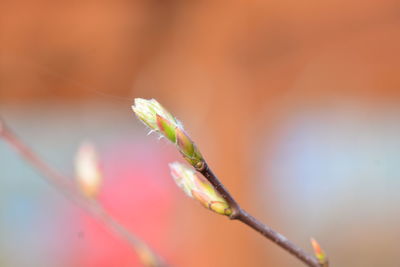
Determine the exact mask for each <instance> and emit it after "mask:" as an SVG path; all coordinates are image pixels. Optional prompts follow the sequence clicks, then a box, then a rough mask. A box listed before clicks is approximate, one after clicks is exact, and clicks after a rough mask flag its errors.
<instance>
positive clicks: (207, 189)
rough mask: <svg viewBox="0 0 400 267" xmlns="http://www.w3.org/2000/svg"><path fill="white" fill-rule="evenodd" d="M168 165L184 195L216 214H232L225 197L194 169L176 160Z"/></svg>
mask: <svg viewBox="0 0 400 267" xmlns="http://www.w3.org/2000/svg"><path fill="white" fill-rule="evenodd" d="M169 166H170V169H171V175H172V177H173V178H174V180H175V182H176V184H177V185H178V186H179V187H180V188H181V189H182V190H183V191H184V192H185V194H186V195H188V196H189V197H191V198H193V199H196V200H197V201H199V202H200V204H202V205H203V206H204V207H206V208H208V209H210V210H212V211H214V212H216V213H218V214H221V215H226V216H229V215H231V214H232V209H231V208H230V206H229V204H228V203H227V202H226V201H225V199H224V198H223V197H222V196H221V195H220V194H219V193H218V192H217V191H216V190H215V188H214V187H213V185H212V184H211V183H210V182H209V181H208V180H207V179H205V178H204V177H202V176H198V175H197V173H196V171H195V170H194V169H192V168H189V167H187V166H186V165H184V164H181V163H178V162H174V163H171V164H170V165H169Z"/></svg>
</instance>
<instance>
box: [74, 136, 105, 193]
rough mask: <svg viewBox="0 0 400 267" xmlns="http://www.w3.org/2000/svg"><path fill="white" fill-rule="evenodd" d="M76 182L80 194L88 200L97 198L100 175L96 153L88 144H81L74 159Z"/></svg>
mask: <svg viewBox="0 0 400 267" xmlns="http://www.w3.org/2000/svg"><path fill="white" fill-rule="evenodd" d="M75 174H76V181H77V183H78V186H79V189H80V190H81V191H82V193H83V194H84V195H85V196H87V197H90V198H94V197H96V196H97V194H98V192H99V189H100V185H101V181H102V174H101V170H100V167H99V163H98V159H97V152H96V150H95V147H94V146H93V145H92V144H90V143H83V144H82V145H81V146H80V147H79V149H78V152H77V154H76V157H75Z"/></svg>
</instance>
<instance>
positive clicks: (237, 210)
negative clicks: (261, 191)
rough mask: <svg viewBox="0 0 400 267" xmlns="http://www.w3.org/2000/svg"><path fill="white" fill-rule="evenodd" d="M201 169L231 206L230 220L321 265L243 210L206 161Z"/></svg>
mask: <svg viewBox="0 0 400 267" xmlns="http://www.w3.org/2000/svg"><path fill="white" fill-rule="evenodd" d="M201 167H202V168H201V169H198V170H197V171H199V172H200V173H201V174H202V175H204V177H206V178H207V180H208V181H209V182H210V183H211V184H212V185H213V186H214V187H215V189H216V190H217V191H218V193H219V194H220V195H221V196H222V197H223V198H224V199H225V200H226V202H228V204H229V205H230V207H231V208H232V211H233V212H232V214H231V216H230V218H231V219H232V220H239V221H241V222H242V223H244V224H246V225H247V226H249V227H251V228H253V229H254V230H256V231H257V232H259V233H260V234H262V235H263V236H265V237H266V238H268V239H269V240H271V241H272V242H274V243H275V244H277V245H278V246H280V247H281V248H283V249H284V250H286V251H287V252H289V253H290V254H292V255H293V256H295V257H296V258H298V259H299V260H301V261H302V262H304V263H305V264H306V265H308V266H311V267H321V266H322V265H321V264H320V263H319V262H318V259H317V258H315V257H314V256H312V255H310V254H308V253H307V252H305V251H304V250H303V249H301V248H300V247H299V246H297V245H295V244H294V243H293V242H291V241H290V240H289V239H287V238H286V237H284V236H283V235H281V234H280V233H278V232H277V231H275V230H273V229H272V228H271V227H269V226H268V225H265V224H263V223H261V222H260V221H259V220H257V219H256V218H254V217H253V216H251V215H250V214H248V213H247V212H246V211H245V210H243V209H242V208H241V207H240V206H239V204H238V203H237V201H236V200H235V199H234V198H233V197H232V195H231V194H230V193H229V191H228V190H227V189H226V188H225V186H224V185H223V184H222V183H221V182H220V181H219V179H218V178H217V176H216V175H215V174H214V173H213V172H212V170H211V169H210V168H209V166H208V165H207V163H206V162H204V164H203V165H202V166H201Z"/></svg>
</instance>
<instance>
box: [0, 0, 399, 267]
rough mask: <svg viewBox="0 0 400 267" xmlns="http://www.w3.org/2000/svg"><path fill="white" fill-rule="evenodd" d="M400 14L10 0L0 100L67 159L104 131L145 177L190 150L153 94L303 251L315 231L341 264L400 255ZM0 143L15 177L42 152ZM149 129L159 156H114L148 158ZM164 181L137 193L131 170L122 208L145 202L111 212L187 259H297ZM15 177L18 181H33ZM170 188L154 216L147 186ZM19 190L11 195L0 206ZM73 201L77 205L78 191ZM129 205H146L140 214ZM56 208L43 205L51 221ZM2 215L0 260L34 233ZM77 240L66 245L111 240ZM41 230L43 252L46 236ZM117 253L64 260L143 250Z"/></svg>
mask: <svg viewBox="0 0 400 267" xmlns="http://www.w3.org/2000/svg"><path fill="white" fill-rule="evenodd" d="M399 14H400V4H399V2H398V1H394V0H393V1H392V0H385V1H362V2H361V1H353V0H351V1H334V2H326V1H308V2H299V1H276V0H272V1H239V0H238V1H157V0H152V1H134V0H131V1H127V0H124V1H122V0H120V1H117V0H116V1H89V0H87V1H86V0H81V1H45V0H43V1H41V0H37V1H3V2H2V3H0V116H1V117H3V118H4V119H5V120H6V121H7V122H8V123H9V124H10V125H11V126H12V127H13V128H15V130H16V131H17V132H19V133H20V135H21V136H22V138H23V139H24V140H26V141H27V142H28V143H29V144H30V145H32V146H33V148H34V149H35V150H36V151H38V152H39V153H41V154H42V155H44V156H45V157H47V158H48V159H52V161H53V162H52V163H53V164H54V165H55V166H56V167H58V168H60V169H61V170H62V171H64V172H65V173H66V174H71V163H70V162H69V161H70V160H72V157H73V153H74V150H75V149H76V147H77V146H78V145H79V142H80V140H83V139H92V140H95V142H96V143H97V144H98V146H99V147H100V150H101V151H102V155H103V158H105V159H104V165H105V166H114V165H112V164H117V165H115V166H114V167H109V168H110V169H109V170H110V171H109V173H108V174H107V177H110V178H108V179H111V180H109V181H113V180H112V179H117V178H118V177H114V176H116V175H115V170H121V169H123V170H126V172H123V171H121V173H120V177H125V178H126V180H129V179H135V181H136V182H135V183H138V182H137V180H139V181H140V179H141V177H140V175H139V174H138V173H141V174H142V173H143V172H146V169H154V168H157V169H159V171H157V172H153V173H147V174H146V175H147V176H148V177H153V176H158V177H160V176H162V175H164V176H163V177H162V178H163V179H170V178H169V177H168V168H167V167H166V163H167V162H168V160H169V161H173V160H176V159H177V158H178V159H179V155H178V153H176V152H175V151H174V150H173V148H171V147H170V146H168V145H166V142H163V141H159V142H157V141H156V138H155V137H154V136H150V137H147V138H146V130H144V129H143V128H144V127H142V125H141V124H140V123H138V121H137V120H136V119H135V118H134V116H133V114H132V112H131V110H130V106H131V104H132V103H133V99H134V98H135V97H142V98H156V99H157V100H158V101H160V102H161V103H163V104H164V106H166V107H167V108H168V109H169V110H171V111H172V112H173V113H174V114H176V116H177V117H178V118H179V119H180V120H182V121H183V123H184V125H185V128H186V129H187V130H188V131H189V132H190V134H191V136H192V137H193V139H194V140H195V141H196V142H197V144H198V146H199V147H200V149H201V151H202V152H203V154H204V155H205V156H206V158H207V161H208V162H209V163H210V165H211V166H212V167H213V169H214V170H215V172H216V173H217V174H218V176H219V177H220V179H221V180H222V181H223V182H224V183H225V184H226V186H227V187H228V188H229V189H230V191H231V192H232V193H233V195H234V196H235V197H236V198H237V199H238V200H239V201H240V202H241V203H242V205H243V206H244V207H245V208H247V209H248V210H249V211H250V212H251V213H253V214H254V215H255V216H256V217H259V218H260V219H261V220H262V221H264V222H266V223H268V224H269V225H271V226H272V227H273V228H275V229H277V230H278V231H280V232H282V233H283V234H284V235H286V236H287V237H288V238H289V239H292V240H293V241H295V242H296V243H297V244H299V245H301V247H304V248H305V249H307V250H308V251H311V249H310V245H309V238H310V237H311V236H313V237H315V238H316V239H317V240H319V241H320V243H321V244H322V246H323V247H324V249H325V250H326V251H327V252H328V254H329V256H330V258H331V261H332V266H363V267H367V266H398V263H397V261H398V251H399V249H400V247H399V244H398V241H397V240H398V238H399V237H400V230H399V229H398V225H399V222H400V213H399V210H398V205H396V203H399V202H398V201H399V200H400V197H399V196H398V190H399V189H400V180H399V179H400V165H399V163H398V160H397V159H398V158H399V156H400V152H399V151H400V141H399V138H398V136H399V135H400V120H399V118H400V106H399V104H400V98H399V97H400V89H399V88H400V73H399V70H400V66H399V64H400V63H399V62H400V53H399V47H400V16H399ZM127 144H129V146H128V145H127ZM0 145H1V146H0V148H1V150H0V156H1V158H0V160H2V161H3V162H4V163H6V162H9V163H8V164H4V163H0V164H1V165H0V166H1V168H2V169H3V172H2V173H0V175H1V176H2V177H1V178H2V180H4V181H8V182H4V183H5V184H7V185H9V184H10V183H11V185H12V183H13V177H14V175H15V172H14V171H18V170H16V168H17V167H18V166H20V167H19V168H26V169H27V170H29V166H26V164H23V163H21V162H20V160H19V159H18V158H11V159H10V158H9V155H10V154H12V153H13V152H12V150H11V149H9V148H8V147H7V146H5V144H0ZM126 147H130V148H131V150H128V151H126V149H124V148H126ZM147 147H149V149H151V150H150V151H151V153H152V155H153V156H149V155H148V156H143V157H144V158H145V159H147V161H146V160H144V163H143V165H140V166H137V165H139V164H136V165H135V163H130V161H129V160H127V161H124V164H122V163H121V162H119V161H120V158H119V157H118V156H115V157H110V156H109V155H111V154H112V153H117V155H124V159H125V160H126V159H129V158H131V159H132V161H134V160H135V159H136V160H139V159H143V157H142V156H141V155H143V153H145V152H144V151H146V150H147ZM118 148H119V149H118ZM110 151H113V152H110ZM121 151H123V153H122V152H121ZM129 151H131V153H132V154H130V153H129ZM154 155H157V156H154ZM146 157H147V158H146ZM166 159H168V160H166ZM3 164H4V165H3ZM118 164H121V166H120V165H118ZM131 164H132V165H131ZM134 166H136V167H135V168H134ZM143 166H145V167H143ZM106 168H107V167H106ZM113 168H114V169H113ZM27 170H26V171H27ZM19 171H20V172H21V170H19ZM25 175H27V176H29V175H33V174H30V173H27V174H24V175H23V173H19V176H21V181H20V183H21V184H22V185H24V180H23V178H22V177H23V176H25ZM146 175H145V176H146ZM152 175H153V176H152ZM147 176H146V177H147ZM130 177H136V178H130ZM3 178H4V179H3ZM121 179H122V178H121ZM149 179H153V178H149ZM154 179H158V178H154ZM163 179H162V181H164V180H163ZM34 181H35V180H34V179H32V181H31V183H35V182H34ZM121 181H125V180H121ZM155 181H157V180H155ZM121 183H122V184H124V183H125V182H121ZM126 183H127V184H126V185H130V184H129V182H126ZM163 183H164V182H161V184H163ZM165 183H166V185H165V186H163V187H161V188H160V186H157V185H153V184H151V185H146V186H144V188H150V189H151V188H153V189H154V188H155V189H154V190H153V189H151V190H150V189H149V190H148V191H146V194H144V195H145V196H146V197H144V199H142V198H137V199H136V198H135V196H134V195H135V194H139V193H138V192H142V193H143V190H138V189H137V188H136V190H138V191H137V192H136V193H135V194H134V193H132V195H131V199H130V194H129V191H128V192H126V193H125V194H126V196H125V198H122V199H120V200H118V201H119V202H118V201H116V202H114V204H110V205H111V206H110V209H113V205H114V209H117V208H115V207H119V206H118V205H123V204H122V203H125V204H126V203H136V204H137V205H138V207H136V206H135V205H134V204H132V205H133V206H132V205H127V206H126V208H125V209H120V210H119V211H115V213H114V214H115V216H116V217H119V218H120V220H121V221H124V222H123V223H124V224H125V225H127V226H128V227H129V228H130V229H131V230H132V231H135V227H136V231H138V232H139V233H141V234H140V235H141V236H144V237H147V238H148V239H149V241H150V242H151V243H152V244H153V245H154V246H156V247H157V248H158V249H159V250H160V251H162V252H163V253H164V254H166V255H165V256H166V258H167V259H169V260H170V261H171V262H172V263H173V264H174V266H195V267H197V266H211V267H213V266H302V265H301V263H299V262H298V261H297V260H296V259H294V258H292V257H291V256H290V255H288V254H287V253H285V252H284V251H282V250H281V249H280V248H278V247H277V246H275V245H273V244H272V243H271V242H269V241H267V240H264V239H263V238H262V237H261V236H258V235H257V234H256V233H255V232H253V231H252V230H250V229H247V228H246V227H245V226H243V225H241V224H239V223H237V222H230V221H229V220H227V219H226V218H223V217H222V216H217V215H214V214H211V213H210V212H208V211H207V210H205V209H202V208H201V207H200V206H198V205H196V203H194V202H193V201H191V200H190V199H188V198H185V197H184V196H183V194H181V192H179V190H177V189H176V188H175V187H174V185H173V184H172V181H170V180H168V181H167V182H165ZM108 184H110V185H109V187H108V189H107V185H108ZM18 185H20V184H18ZM137 185H138V186H141V185H140V183H138V184H137ZM32 186H33V187H35V186H36V185H35V184H33V185H32ZM42 186H43V187H45V186H46V185H42ZM153 186H154V187H153ZM0 187H2V186H1V185H0ZM11 187H12V188H14V189H15V190H14V191H13V194H14V195H16V196H17V197H21V196H22V197H23V195H24V194H25V193H26V192H25V191H24V190H20V189H21V188H20V187H19V186H17V185H12V186H11ZM112 187H113V183H112V182H105V184H104V189H102V190H103V195H102V198H101V200H102V201H104V202H105V205H106V204H107V199H109V200H110V203H112V202H113V198H115V197H116V196H117V195H118V194H119V192H120V191H118V190H117V189H111V188H112ZM3 188H7V186H3ZM116 188H120V190H123V189H124V188H126V187H124V186H122V187H118V186H116ZM3 190H6V189H3ZM32 190H33V189H32ZM107 190H108V191H107ZM132 190H133V189H132ZM28 191H29V190H28ZM49 191H51V190H49ZM46 192H47V191H46ZM132 192H133V191H132ZM156 192H158V193H157V196H155V195H156ZM54 194H55V195H56V193H54ZM160 194H161V197H160ZM53 197H56V196H53ZM136 197H137V195H136ZM157 197H160V199H161V200H160V201H162V202H163V203H164V202H165V203H164V204H165V205H164V206H163V207H161V208H160V210H157V212H158V213H157V214H159V217H157V216H156V218H158V219H155V218H154V217H152V216H150V215H151V214H152V210H151V209H150V208H146V209H145V208H143V210H142V209H141V208H140V207H139V206H143V205H145V204H143V205H139V204H138V203H139V202H137V201H140V200H142V201H145V202H144V203H149V201H152V200H156V199H157ZM60 198H61V197H60ZM13 199H14V198H9V199H5V198H4V199H3V200H0V205H2V208H1V209H0V218H1V217H4V218H5V217H7V216H8V215H7V214H8V213H7V212H6V211H7V208H9V204H10V203H12V202H13V201H14V200H13ZM59 201H61V200H59ZM151 203H153V202H151ZM156 203H157V201H156ZM60 205H61V206H62V207H64V208H65V209H66V212H72V213H74V214H75V213H79V211H75V210H74V209H73V208H71V207H69V205H71V204H68V202H66V203H64V204H60ZM152 205H154V206H157V204H152ZM39 206H40V205H39ZM106 206H107V205H106ZM132 207H135V209H137V210H140V213H139V212H135V214H136V215H132V214H130V213H131V212H133V210H130V209H131V208H132ZM39 208H40V207H39ZM71 209H73V210H72V211H71ZM61 210H62V209H61ZM127 214H130V215H127ZM142 215H143V216H142ZM47 216H48V217H46V218H44V219H43V218H42V220H45V221H46V220H47V223H48V224H51V221H52V218H51V216H50V215H49V214H48V215H47ZM59 216H66V215H65V214H64V215H63V213H62V212H61V211H60V214H59ZM82 216H83V215H82ZM124 216H125V217H124ZM78 217H79V216H78ZM12 218H14V217H12ZM25 219H26V218H25ZM4 220H6V219H4ZM9 220H10V222H11V224H12V222H13V220H22V218H20V217H15V218H14V219H10V218H9ZM140 220H142V222H141V223H139V222H138V221H140ZM133 222H136V223H133ZM77 224H78V226H76V229H81V228H82V229H86V228H85V226H84V225H86V224H85V223H83V224H79V223H77ZM16 225H18V223H16ZM82 225H83V226H82ZM141 225H142V226H141ZM89 226H90V224H89ZM7 227H10V226H7V224H5V225H0V228H1V231H2V232H7V233H8V234H7V237H4V238H3V236H5V235H1V237H0V242H1V243H0V248H3V250H4V251H11V252H10V253H5V252H4V253H3V255H1V252H0V263H1V262H4V266H29V265H24V264H26V263H23V262H22V263H21V262H19V261H18V260H16V259H15V258H13V257H12V256H10V255H11V254H13V253H16V254H19V255H25V254H26V253H27V251H20V250H18V246H19V244H20V243H18V242H23V240H19V241H15V240H16V238H15V236H14V235H13V233H12V232H13V231H18V229H17V228H15V229H14V228H7ZM27 227H28V226H27ZM146 227H147V228H150V229H146ZM27 229H28V228H27ZM74 229H75V228H74ZM156 229H158V230H156ZM58 231H62V229H61V230H60V229H58ZM79 231H80V230H79ZM82 231H90V228H87V230H82ZM99 231H100V230H99ZM102 231H103V232H102V233H101V234H102V235H111V234H110V233H108V232H107V231H106V230H105V229H103V230H102ZM146 231H147V232H146ZM153 231H154V232H153ZM10 232H11V233H10ZM100 232H101V231H100ZM152 233H153V234H152ZM156 234H157V235H156ZM66 235H67V234H66V233H64V234H62V235H61V236H60V239H62V238H66V239H68V237H66ZM161 235H162V237H160V236H161ZM90 238H93V240H97V239H96V238H95V236H94V235H93V236H91V235H88V236H87V237H86V239H90ZM160 239H161V241H160ZM9 240H14V242H16V243H15V244H16V247H10V246H9ZM68 240H69V241H68V244H69V246H71V247H75V250H74V251H73V252H71V255H75V256H76V255H82V253H83V254H84V253H94V254H96V253H97V254H101V252H99V251H100V250H97V251H96V250H90V249H86V250H85V249H83V250H82V251H80V250H79V246H78V245H76V243H77V242H83V241H79V240H78V239H68ZM98 240H101V239H98ZM58 241H59V242H61V243H62V242H63V241H60V240H58ZM85 242H88V244H90V240H89V241H85ZM98 242H101V241H98ZM115 242H117V243H118V242H122V241H118V239H116V240H115ZM94 243H95V242H94ZM46 244H47V243H46ZM46 244H43V249H42V250H41V253H44V254H51V250H47V249H46ZM125 245H126V244H125ZM119 246H121V247H123V246H124V245H123V244H119ZM101 249H102V250H104V251H107V250H110V251H111V250H112V248H108V247H107V246H105V245H104V244H103V245H102V248H101ZM80 253H81V254H80ZM103 253H104V252H103ZM115 253H118V251H117V252H115ZM129 253H131V252H130V251H125V252H124V253H122V254H121V257H127V256H126V255H129ZM28 254H29V255H31V254H32V253H28ZM33 254H34V253H33ZM110 255H112V253H111V252H110ZM118 255H119V254H118ZM27 257H28V258H29V256H27ZM31 257H33V256H32V255H31ZM76 257H78V256H76ZM88 257H91V256H90V255H89V256H88ZM93 257H95V256H93ZM110 257H111V256H110ZM110 259H111V260H110ZM112 259H113V258H112V257H111V258H109V259H100V260H98V261H94V260H93V261H85V260H82V261H79V260H77V261H76V262H74V261H72V262H68V261H65V262H64V263H61V261H60V262H57V261H55V262H52V264H53V265H52V266H132V265H134V264H138V263H137V262H136V263H133V262H134V261H129V260H127V261H124V260H121V259H120V261H118V263H117V262H113V260H112ZM39 262H40V263H48V262H49V261H47V260H46V256H44V259H40V261H39V260H38V259H37V263H39ZM31 263H32V261H31ZM54 264H56V265H54ZM34 265H36V266H38V265H37V264H34ZM2 266H3V265H2ZM31 266H32V265H31ZM134 266H136V265H134ZM137 266H139V265H137Z"/></svg>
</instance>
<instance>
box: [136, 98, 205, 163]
mask: <svg viewBox="0 0 400 267" xmlns="http://www.w3.org/2000/svg"><path fill="white" fill-rule="evenodd" d="M132 110H133V111H134V112H135V114H136V116H137V117H138V118H139V119H140V120H141V121H142V122H144V123H145V124H146V125H147V126H149V127H150V128H151V129H152V130H153V131H156V132H158V133H160V134H161V135H163V136H165V137H166V138H167V139H168V140H170V141H171V142H172V143H174V144H175V145H176V147H177V148H178V150H179V152H181V154H182V155H183V157H184V158H185V159H186V160H187V161H188V162H189V163H190V164H191V165H192V166H193V167H195V168H198V167H197V166H203V165H202V164H201V163H202V162H204V159H203V156H202V155H201V153H200V151H199V150H198V149H197V147H196V145H195V144H194V142H193V141H192V140H191V139H190V137H189V136H188V135H187V134H186V132H185V130H184V129H183V126H182V124H181V123H180V122H179V121H178V120H177V119H176V118H175V117H174V116H173V115H172V114H171V113H169V112H168V111H167V110H166V109H165V108H164V107H163V106H161V105H160V103H158V102H157V101H156V100H155V99H151V100H146V99H141V98H136V99H135V105H133V106H132Z"/></svg>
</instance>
